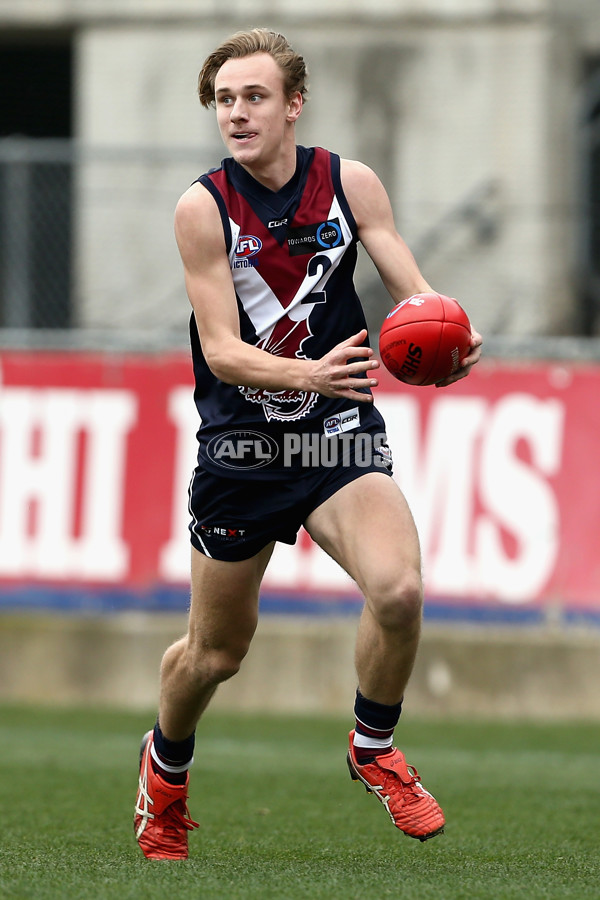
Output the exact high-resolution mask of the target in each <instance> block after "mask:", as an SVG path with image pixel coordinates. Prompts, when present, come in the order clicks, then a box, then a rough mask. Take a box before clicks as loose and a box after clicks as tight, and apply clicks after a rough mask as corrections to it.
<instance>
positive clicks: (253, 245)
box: [235, 234, 262, 259]
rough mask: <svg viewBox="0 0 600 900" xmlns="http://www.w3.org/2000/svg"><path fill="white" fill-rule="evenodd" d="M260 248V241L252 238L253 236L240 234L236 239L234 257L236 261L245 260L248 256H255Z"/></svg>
mask: <svg viewBox="0 0 600 900" xmlns="http://www.w3.org/2000/svg"><path fill="white" fill-rule="evenodd" d="M261 248H262V241H261V240H260V239H259V238H257V237H254V235H253V234H242V235H240V237H239V238H238V242H237V247H236V248H235V255H236V257H237V258H238V259H247V258H248V257H249V256H256V254H257V253H258V252H259V250H260V249H261Z"/></svg>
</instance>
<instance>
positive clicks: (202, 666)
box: [187, 645, 248, 685]
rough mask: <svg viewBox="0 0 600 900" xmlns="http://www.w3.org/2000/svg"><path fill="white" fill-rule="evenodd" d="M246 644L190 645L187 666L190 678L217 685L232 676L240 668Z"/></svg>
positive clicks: (205, 683) (246, 650)
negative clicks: (228, 645)
mask: <svg viewBox="0 0 600 900" xmlns="http://www.w3.org/2000/svg"><path fill="white" fill-rule="evenodd" d="M247 652H248V646H246V645H244V646H241V645H237V646H235V647H219V648H209V647H199V646H193V645H190V646H189V647H188V654H187V657H188V658H187V668H188V672H189V673H190V675H191V678H192V680H194V681H196V682H198V683H199V684H200V683H201V684H203V685H217V684H221V683H222V682H224V681H228V680H229V679H230V678H233V676H234V675H237V673H238V672H239V670H240V667H241V665H242V661H243V659H244V657H245V656H246V653H247Z"/></svg>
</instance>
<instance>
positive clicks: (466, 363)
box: [436, 329, 483, 388]
mask: <svg viewBox="0 0 600 900" xmlns="http://www.w3.org/2000/svg"><path fill="white" fill-rule="evenodd" d="M482 344H483V338H482V337H481V335H480V334H479V332H477V331H475V330H474V329H471V349H470V351H469V355H468V356H465V358H464V359H463V360H462V362H461V364H460V367H459V369H458V371H456V372H455V373H454V375H450V376H449V377H448V378H444V380H443V381H438V382H437V384H436V388H439V387H448V385H449V384H454V383H455V382H456V381H460V379H461V378H466V377H467V375H468V374H469V372H470V371H471V369H472V368H473V366H474V365H475V363H478V362H479V360H480V359H481V345H482Z"/></svg>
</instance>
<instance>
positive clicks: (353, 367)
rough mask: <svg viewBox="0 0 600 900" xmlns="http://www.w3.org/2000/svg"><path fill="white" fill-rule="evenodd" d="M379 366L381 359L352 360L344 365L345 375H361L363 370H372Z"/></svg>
mask: <svg viewBox="0 0 600 900" xmlns="http://www.w3.org/2000/svg"><path fill="white" fill-rule="evenodd" d="M378 368H379V360H377V359H365V360H363V361H361V362H352V363H348V364H347V365H345V366H344V369H343V372H344V374H345V375H359V374H360V373H361V372H370V371H371V369H378Z"/></svg>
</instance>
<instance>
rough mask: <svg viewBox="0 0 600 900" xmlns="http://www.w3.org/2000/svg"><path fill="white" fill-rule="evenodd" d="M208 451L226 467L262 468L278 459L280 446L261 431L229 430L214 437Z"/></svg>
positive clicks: (213, 458) (214, 459)
mask: <svg viewBox="0 0 600 900" xmlns="http://www.w3.org/2000/svg"><path fill="white" fill-rule="evenodd" d="M206 452H207V455H208V456H209V458H210V459H212V461H213V462H214V463H216V464H217V465H218V466H222V467H223V468H225V469H262V468H263V467H264V466H268V465H270V463H272V462H273V461H274V460H275V459H276V457H277V455H278V453H279V447H278V446H277V444H276V443H275V441H274V440H273V439H272V438H270V437H269V436H268V435H266V434H262V433H261V432H260V431H228V432H226V433H225V434H220V435H217V437H214V438H212V440H210V441H209V442H208V447H207V448H206Z"/></svg>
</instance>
